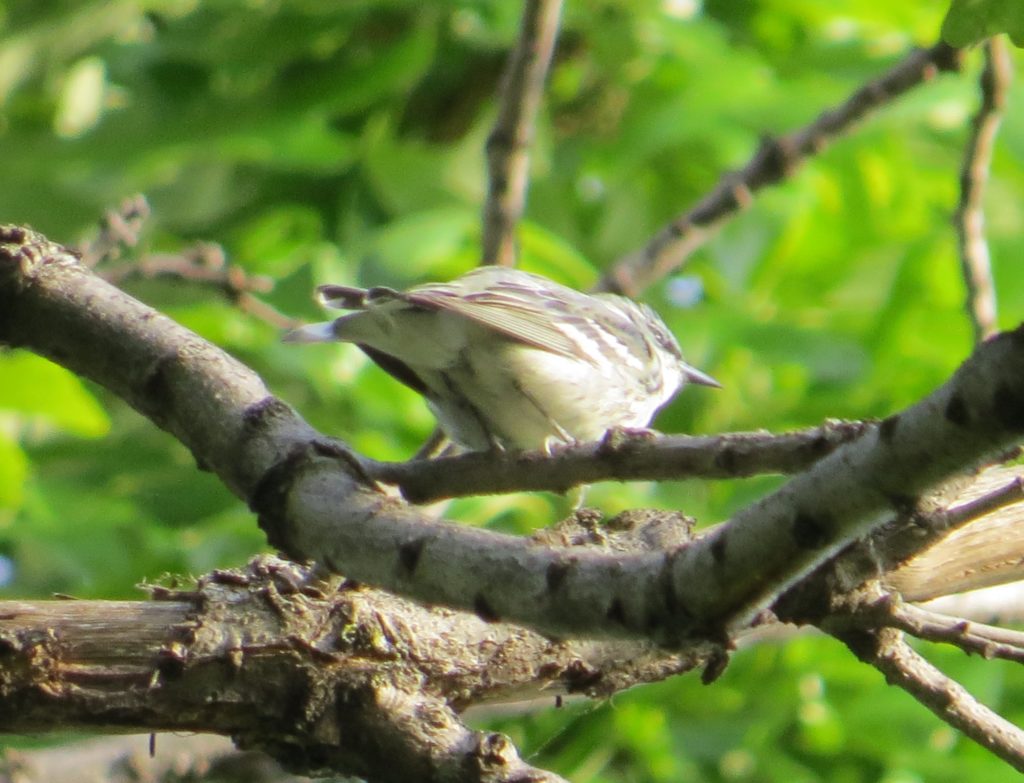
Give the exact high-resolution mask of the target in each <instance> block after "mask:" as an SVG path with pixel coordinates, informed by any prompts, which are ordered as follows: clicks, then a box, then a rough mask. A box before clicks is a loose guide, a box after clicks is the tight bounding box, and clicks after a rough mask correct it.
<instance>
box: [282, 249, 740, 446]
mask: <svg viewBox="0 0 1024 783" xmlns="http://www.w3.org/2000/svg"><path fill="white" fill-rule="evenodd" d="M317 295H318V298H319V300H320V302H321V303H322V304H324V305H325V306H327V307H333V308H337V309H340V310H351V311H354V312H351V313H349V314H348V315H343V316H341V317H340V318H337V319H335V320H334V321H328V322H325V323H318V324H312V325H309V326H303V327H301V328H299V329H295V330H294V331H292V332H289V333H288V334H286V335H285V337H284V339H285V340H286V341H288V342H333V341H340V342H347V343H355V344H356V345H357V346H359V348H361V349H362V350H363V352H364V353H366V355H367V356H369V357H370V358H371V359H372V360H373V361H375V362H376V363H377V364H378V365H380V366H381V367H382V368H383V369H384V370H386V371H387V372H389V373H390V374H391V375H392V376H394V377H395V378H396V379H397V380H399V381H401V382H402V383H404V384H406V385H407V386H409V387H411V388H412V389H414V390H415V391H417V392H419V393H420V394H422V395H423V396H424V397H425V398H426V400H427V404H428V405H429V406H430V408H431V410H432V411H433V412H434V415H435V416H437V420H438V423H439V424H440V426H441V428H442V429H443V430H444V432H445V434H447V435H448V437H449V438H451V439H452V440H453V441H454V442H455V443H457V444H459V445H461V446H463V447H465V448H467V449H470V450H472V451H484V450H487V449H493V448H496V449H545V450H549V449H550V448H551V446H553V445H555V444H558V443H574V442H576V441H588V440H596V439H598V438H600V437H601V436H602V435H603V434H604V433H605V432H606V431H607V430H608V429H610V428H612V427H626V428H639V427H646V426H647V425H648V424H649V423H650V421H651V419H652V418H653V417H654V414H655V413H656V412H657V411H658V409H659V408H661V407H662V406H663V405H664V404H665V403H666V402H668V401H669V400H670V399H671V398H672V397H673V396H674V395H675V393H676V392H677V391H679V389H680V388H682V387H683V386H684V385H685V384H686V383H698V384H702V385H705V386H719V385H720V384H719V383H718V382H717V381H716V380H715V379H714V378H712V377H710V376H709V375H705V374H704V373H702V372H701V371H700V370H697V369H695V368H693V367H691V366H690V365H688V364H687V363H686V362H684V361H683V356H682V352H681V351H680V350H679V344H678V343H677V342H676V340H675V338H674V337H673V336H672V333H671V332H669V330H668V328H667V327H666V326H665V324H664V322H663V321H662V320H661V319H660V318H659V317H658V315H657V314H656V313H655V312H654V311H653V310H651V308H649V307H648V306H646V305H643V304H638V303H636V302H634V301H632V300H630V299H626V298H625V297H622V296H616V295H613V294H596V295H588V294H583V293H580V292H579V291H574V290H573V289H571V288H566V287H565V286H563V285H559V284H558V283H555V282H553V281H551V280H548V279H547V278H545V277H541V276H540V275H534V274H530V273H528V272H522V271H519V270H516V269H509V268H506V267H497V266H485V267H480V268H478V269H475V270H473V271H472V272H469V273H467V274H465V275H462V276H461V277H459V278H456V279H455V280H452V281H451V282H450V283H428V284H426V285H420V286H416V287H414V288H410V289H409V290H407V291H396V290H394V289H392V288H383V287H376V288H369V289H363V288H350V287H347V286H339V285H324V286H320V287H319V288H318V289H317Z"/></svg>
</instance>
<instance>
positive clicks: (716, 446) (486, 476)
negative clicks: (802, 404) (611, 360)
mask: <svg viewBox="0 0 1024 783" xmlns="http://www.w3.org/2000/svg"><path fill="white" fill-rule="evenodd" d="M871 426H872V425H870V424H868V423H865V422H857V421H852V422H841V421H830V422H827V423H825V424H823V425H822V426H820V427H812V428H809V429H805V430H800V431H798V432H789V433H783V434H781V435H774V434H772V433H768V432H737V433H730V434H726V435H713V436H692V435H664V436H660V437H657V438H651V437H646V436H641V437H632V436H630V435H629V434H628V433H616V432H614V431H613V432H611V433H609V435H608V437H606V438H605V439H604V440H603V441H600V442H596V443H579V444H576V445H573V446H567V447H565V448H560V449H557V450H556V451H555V453H554V454H551V455H548V454H544V453H542V452H469V453H465V454H459V455H458V456H454V457H441V458H438V459H430V460H410V461H408V462H377V461H374V460H370V459H362V460H361V464H362V466H363V468H364V470H365V471H366V473H367V475H368V476H370V477H371V478H373V479H374V480H375V481H379V482H382V483H384V484H393V485H395V486H397V487H398V488H399V489H400V490H401V492H402V496H403V497H405V498H406V499H407V500H409V501H410V502H414V503H428V502H430V501H434V500H439V499H441V498H452V497H461V496H464V495H485V494H490V493H502V492H516V491H537V490H547V491H550V492H565V491H567V490H569V489H571V488H572V487H575V486H579V485H581V484H593V483H594V482H597V481H671V480H679V479H684V478H694V477H701V478H739V477H742V476H755V475H758V474H762V473H796V472H798V471H801V470H804V469H806V468H807V467H809V466H810V465H812V464H814V463H815V462H817V461H818V460H819V459H821V458H822V457H824V456H825V455H827V454H830V453H831V452H832V451H834V450H835V449H836V448H837V447H838V446H840V445H841V444H843V443H848V442H849V441H851V440H854V439H856V438H859V437H860V436H861V435H863V434H864V433H865V432H868V431H869V430H870V429H871Z"/></svg>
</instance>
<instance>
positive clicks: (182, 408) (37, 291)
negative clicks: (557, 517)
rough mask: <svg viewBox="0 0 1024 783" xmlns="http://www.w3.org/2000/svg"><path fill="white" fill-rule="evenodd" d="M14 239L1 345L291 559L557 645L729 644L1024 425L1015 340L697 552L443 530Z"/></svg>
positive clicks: (358, 467) (205, 347) (253, 389)
mask: <svg viewBox="0 0 1024 783" xmlns="http://www.w3.org/2000/svg"><path fill="white" fill-rule="evenodd" d="M0 240H2V252H0V314H2V316H0V339H2V340H4V341H6V342H8V343H11V344H15V345H27V346H29V347H31V348H32V349H33V350H35V351H37V352H39V353H41V354H43V355H46V356H49V357H51V358H53V359H55V360H56V361H58V362H60V363H62V364H64V365H65V366H67V367H69V368H70V369H72V370H74V371H75V372H78V373H80V374H82V375H85V376H86V377H90V378H92V379H94V380H96V381H98V382H100V383H102V384H103V385H105V386H107V387H108V388H110V389H112V390H113V391H115V392H116V393H118V394H119V395H120V396H122V397H123V398H124V399H126V400H127V401H128V402H129V403H130V404H132V405H133V406H135V407H136V408H137V409H139V410H140V411H142V412H143V413H144V414H145V415H148V416H149V417H150V418H152V419H153V420H154V421H155V422H156V423H157V424H159V425H160V426H162V427H163V428H165V429H167V430H169V431H170V432H172V433H173V434H174V435H175V436H176V437H178V438H179V439H180V440H181V441H182V442H183V443H185V444H186V445H187V446H188V447H189V448H190V449H191V450H192V452H193V454H195V456H196V458H197V461H198V462H199V463H200V464H201V465H203V466H205V467H207V468H208V469H210V470H213V471H214V472H216V473H217V474H218V475H219V476H221V478H222V479H223V480H224V482H225V484H226V485H227V486H228V487H230V488H231V489H232V490H233V491H235V492H236V493H237V494H238V495H239V496H240V497H242V498H244V499H246V500H247V502H249V504H250V505H251V506H252V507H253V508H254V509H255V510H257V512H258V513H259V515H260V523H261V525H262V526H263V527H264V529H265V530H266V531H267V533H268V536H269V537H270V539H271V541H272V542H273V543H275V544H276V545H278V546H280V547H281V548H282V549H283V550H284V551H286V552H288V553H289V554H290V555H292V556H293V557H297V558H300V559H306V558H308V559H315V560H318V561H320V562H322V563H325V564H326V565H327V566H328V567H330V568H331V569H332V570H335V571H337V572H339V573H344V574H345V575H347V576H350V577H352V578H355V579H358V580H360V581H361V582H366V583H370V584H375V585H378V586H381V587H384V588H386V589H389V590H392V591H395V592H398V593H400V594H404V595H409V596H411V597H415V598H418V599H420V600H423V601H426V602H429V603H434V604H443V605H448V606H452V607H458V608H462V609H467V610H470V611H473V612H475V613H477V614H478V615H479V616H480V617H482V618H484V619H487V620H498V619H503V620H508V621H513V622H517V623H522V624H524V625H527V626H530V627H533V628H536V629H538V630H540V631H542V632H545V633H548V634H551V635H554V636H556V637H570V636H606V637H607V636H612V637H615V636H617V637H632V638H650V639H653V640H655V641H657V642H659V643H662V644H668V645H676V644H681V643H682V642H683V641H684V640H686V639H691V638H711V639H715V638H722V634H723V633H725V630H726V629H727V628H737V627H742V626H743V625H745V624H746V623H747V622H749V620H750V619H751V618H752V617H754V616H755V615H756V614H757V613H758V612H759V611H760V610H761V609H762V608H764V607H766V606H767V605H769V604H770V603H771V602H772V601H773V600H774V599H775V597H777V596H778V595H779V594H781V593H782V592H783V591H784V590H786V588H788V587H790V586H791V585H793V584H794V583H795V582H796V581H797V580H799V579H800V577H801V576H803V575H805V574H807V573H808V572H810V571H811V570H813V569H814V568H815V567H816V566H818V565H820V564H821V563H822V562H824V561H826V560H827V559H829V558H830V557H832V556H833V555H834V554H836V553H837V552H839V551H840V550H841V549H843V548H844V547H845V546H846V545H847V544H849V543H850V542H852V541H854V540H855V539H857V538H859V537H861V536H863V535H865V534H866V533H868V532H870V531H871V530H872V529H873V528H875V527H876V526H879V525H880V524H881V523H883V522H885V521H886V520H888V519H890V518H892V517H893V516H894V515H898V513H899V512H900V511H902V510H906V509H908V508H913V507H914V506H915V504H916V503H917V502H918V499H919V498H920V497H921V496H923V495H924V493H925V492H926V491H928V490H929V489H930V488H932V487H933V486H934V485H936V484H938V483H939V482H942V481H944V480H946V479H948V478H950V477H952V476H954V475H957V474H958V473H961V472H962V471H964V470H967V469H969V468H970V467H972V466H973V465H976V464H978V463H979V462H980V461H982V460H984V459H985V458H987V457H989V456H991V455H993V454H997V453H999V452H1000V451H1004V450H1005V449H1007V448H1008V447H1009V446H1011V445H1012V444H1014V443H1016V442H1017V441H1018V440H1019V439H1020V437H1021V432H1022V430H1024V416H1021V414H1020V411H1021V410H1024V388H1022V386H1024V384H1022V381H1021V379H1022V378H1024V333H1021V332H1016V333H1011V334H1006V335H1003V336H1001V337H999V338H996V339H993V340H991V341H989V342H987V343H985V344H984V345H982V346H979V348H978V349H977V351H976V352H975V355H974V356H973V357H972V358H971V359H970V360H968V362H967V363H965V365H964V366H963V367H962V368H961V369H960V370H959V371H958V372H957V373H956V374H955V375H954V376H953V378H952V379H951V380H950V381H949V382H948V383H947V384H946V385H944V386H943V387H942V388H940V389H939V390H938V391H936V392H935V393H934V394H932V395H930V396H929V397H927V398H926V399H925V400H923V401H922V402H920V403H918V404H917V405H915V406H913V407H911V408H909V409H907V410H906V411H904V412H902V413H901V414H898V415H896V416H892V417H890V418H889V419H887V420H886V421H884V422H882V423H881V424H880V425H878V426H874V427H872V428H871V429H870V431H869V432H867V433H866V434H865V435H863V436H862V437H860V438H858V439H856V440H854V441H853V442H851V443H847V444H844V445H843V446H841V447H839V448H838V449H836V450H835V451H833V452H832V453H831V454H830V455H828V456H826V457H825V458H823V459H821V460H820V461H818V462H817V463H816V464H815V465H814V466H813V467H812V468H811V469H810V470H808V471H807V472H806V473H803V474H801V475H799V476H797V477H795V478H794V479H792V480H791V481H790V482H789V483H788V484H786V485H785V486H784V487H782V488H781V489H780V490H779V491H777V492H776V493H774V494H772V495H770V496H768V497H766V498H764V499H763V500H761V501H759V502H757V503H755V504H753V505H752V506H750V507H748V508H747V509H744V510H743V511H741V512H740V513H738V514H737V515H736V516H735V517H734V518H733V520H731V522H730V523H729V524H727V525H723V526H721V527H720V528H718V529H717V530H715V531H714V532H713V533H711V534H710V535H708V536H706V537H705V538H703V539H700V540H699V541H697V542H694V543H691V544H680V545H677V546H674V547H670V548H668V549H666V550H665V551H663V552H657V553H645V554H635V553H634V554H611V553H607V552H595V551H589V550H584V551H581V550H579V549H572V548H565V547H547V546H543V547H542V546H538V545H536V544H535V543H533V542H530V541H524V540H522V539H518V538H515V537H512V536H507V535H501V534H497V533H493V532H489V531H484V530H479V529H466V528H462V527H460V526H457V525H452V524H449V523H445V522H437V521H433V520H430V519H428V518H427V517H426V516H425V515H423V514H421V513H420V512H418V511H417V510H415V509H414V508H411V507H409V506H407V505H406V504H404V503H402V502H401V501H398V500H396V499H394V498H392V497H389V496H387V495H386V494H384V493H381V492H379V491H376V490H374V489H372V488H371V483H372V482H368V481H367V479H368V477H367V476H366V475H365V473H364V471H363V469H362V463H361V461H360V460H359V458H358V457H356V456H355V455H353V454H351V453H350V452H348V451H347V450H346V449H345V448H344V447H341V446H339V445H337V444H334V443H331V442H328V441H324V440H323V439H322V438H321V437H320V436H319V435H318V433H316V432H315V431H314V430H312V429H311V428H310V427H309V426H308V425H307V424H306V423H305V422H303V421H302V419H301V418H300V417H298V415H297V414H295V413H294V411H292V410H291V409H290V408H288V407H287V406H286V405H284V404H283V403H281V402H280V401H279V400H277V399H275V398H273V397H272V396H270V395H269V393H268V392H267V390H266V388H265V387H264V386H263V384H262V382H261V381H260V380H259V378H257V377H256V376H255V375H254V374H253V373H252V372H251V371H250V370H248V369H247V368H245V367H244V366H242V365H241V364H239V363H238V362H236V361H235V360H233V359H231V358H230V357H228V356H227V355H226V354H224V353H223V352H221V351H219V350H218V349H216V348H214V347H213V346H211V345H209V344H208V343H206V342H204V341H203V340H201V339H199V338H198V337H196V336H195V335H194V334H192V333H191V332H188V331H187V330H185V329H183V328H182V327H181V326H179V325H177V324H175V323H174V322H173V321H171V320H170V319H168V318H166V317H165V316H162V315H160V314H158V313H156V312H155V311H153V310H152V309H150V308H148V307H146V306H145V305H142V304H140V303H139V302H137V301H135V300H133V299H131V298H130V297H128V296H127V295H125V294H124V293H122V292H120V291H118V290H117V289H115V288H113V287H111V286H109V285H108V284H106V283H104V282H103V281H101V280H99V279H98V278H96V277H95V276H93V275H92V274H91V273H89V272H88V270H86V269H84V268H83V267H82V266H81V265H80V264H78V263H77V262H75V260H74V259H73V258H72V257H71V256H70V255H69V254H67V253H66V252H65V251H63V250H62V249H61V248H59V247H58V246H55V245H52V244H50V243H47V242H46V241H45V240H43V239H42V238H41V237H39V236H38V235H33V234H31V233H29V232H26V231H24V230H23V229H7V230H5V231H4V232H3V234H2V235H0ZM512 584H514V585H516V587H517V589H516V590H509V589H508V585H512Z"/></svg>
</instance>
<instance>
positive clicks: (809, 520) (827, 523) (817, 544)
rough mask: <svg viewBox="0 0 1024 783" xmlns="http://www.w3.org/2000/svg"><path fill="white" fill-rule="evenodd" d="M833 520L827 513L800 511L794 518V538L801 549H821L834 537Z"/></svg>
mask: <svg viewBox="0 0 1024 783" xmlns="http://www.w3.org/2000/svg"><path fill="white" fill-rule="evenodd" d="M831 523H832V520H831V519H829V517H828V516H827V515H822V516H814V515H812V514H806V513H803V512H800V513H798V514H797V515H796V518H795V519H794V520H793V540H794V541H795V542H796V545H797V546H798V547H800V548H801V549H819V548H821V547H823V546H825V544H827V543H828V542H829V541H830V540H831V538H832V524H831Z"/></svg>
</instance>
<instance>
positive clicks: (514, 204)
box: [482, 0, 562, 266]
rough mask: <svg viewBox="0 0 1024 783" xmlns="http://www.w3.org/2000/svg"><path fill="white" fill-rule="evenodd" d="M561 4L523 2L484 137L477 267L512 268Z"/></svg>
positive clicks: (558, 1)
mask: <svg viewBox="0 0 1024 783" xmlns="http://www.w3.org/2000/svg"><path fill="white" fill-rule="evenodd" d="M561 11H562V2H561V0H526V3H525V5H524V8H523V20H522V24H521V27H520V31H519V40H518V42H517V43H516V47H515V49H514V50H513V51H512V54H511V55H510V56H509V60H508V65H507V66H506V69H505V75H504V77H503V79H502V85H501V95H500V100H499V103H498V117H497V120H496V121H495V124H494V129H493V130H492V131H491V134H490V136H488V137H487V171H488V178H489V182H490V185H489V187H488V190H487V202H486V203H485V204H484V216H483V248H482V253H483V256H482V258H483V263H485V264H500V265H502V266H515V263H516V238H515V230H516V224H517V223H518V222H519V219H520V218H521V217H522V214H523V207H524V205H525V203H526V187H527V181H528V175H529V164H530V145H531V144H532V143H533V134H534V126H535V124H536V121H537V112H538V110H539V108H540V103H541V98H542V97H543V94H544V79H545V76H546V75H547V71H548V66H549V64H550V62H551V55H552V53H553V52H554V49H555V38H556V36H557V34H558V20H559V16H560V15H561Z"/></svg>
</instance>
